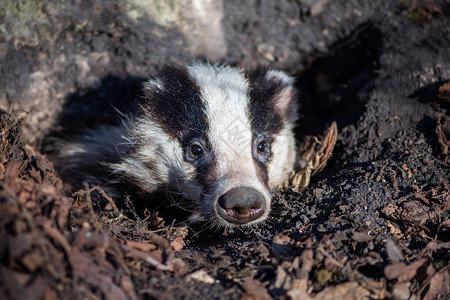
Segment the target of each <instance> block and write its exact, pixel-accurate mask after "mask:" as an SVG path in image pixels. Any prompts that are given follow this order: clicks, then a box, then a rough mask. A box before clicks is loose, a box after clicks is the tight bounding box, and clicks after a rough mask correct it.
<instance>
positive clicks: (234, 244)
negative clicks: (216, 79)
mask: <svg viewBox="0 0 450 300" xmlns="http://www.w3.org/2000/svg"><path fill="white" fill-rule="evenodd" d="M219 2H220V1H219ZM235 2H236V3H235ZM237 2H239V1H225V2H223V3H222V2H220V3H222V6H220V9H221V10H220V17H221V23H220V24H219V25H220V26H219V25H217V24H216V25H211V29H210V30H212V32H211V33H210V34H211V35H213V36H215V37H216V38H217V39H215V41H217V44H214V45H212V46H211V45H205V44H204V43H203V42H204V41H203V40H202V39H201V38H198V39H196V38H195V37H196V33H198V32H197V31H199V30H200V29H199V28H198V27H196V26H199V24H200V25H201V22H200V23H195V22H192V24H193V25H189V26H187V25H186V24H185V23H186V20H190V19H189V18H192V16H185V17H183V16H184V14H186V12H185V11H186V10H183V7H181V8H180V7H179V6H177V3H178V4H179V5H181V4H180V3H184V4H183V5H189V3H190V2H189V1H187V2H178V1H168V3H171V4H172V6H169V8H167V7H165V6H164V5H162V4H161V3H164V2H161V1H154V2H152V3H154V4H155V7H158V9H159V10H158V12H157V13H154V12H153V14H152V10H144V9H143V8H142V11H145V12H147V13H148V15H145V16H142V15H140V14H139V12H140V11H141V10H139V9H138V10H136V9H135V7H134V6H132V5H138V7H139V5H142V4H139V1H137V0H136V1H118V2H117V3H115V4H114V5H112V4H111V5H109V4H108V5H107V4H104V5H100V2H98V3H97V2H96V1H91V2H89V3H88V4H89V5H87V4H86V5H85V6H83V5H78V4H77V3H76V2H73V3H72V2H70V3H66V4H65V5H67V6H64V5H62V6H57V5H56V4H55V3H56V2H52V1H49V2H48V3H50V4H43V2H40V1H23V2H21V3H20V4H17V5H13V4H11V3H14V2H13V1H6V3H7V4H4V7H2V10H1V12H2V16H3V18H0V20H2V21H0V22H3V23H1V24H0V28H2V34H3V36H0V38H1V39H0V41H1V44H0V63H1V70H0V72H1V75H2V80H0V86H1V88H2V90H3V91H4V92H3V94H2V95H0V103H1V104H2V107H3V108H4V111H3V112H2V113H1V119H0V121H1V132H0V133H1V134H0V138H1V140H0V257H1V261H0V295H1V296H0V297H1V298H5V299H33V298H45V299H53V298H64V299H66V298H71V299H72V298H73V299H79V298H87V299H105V298H106V299H202V298H205V297H207V298H210V299H272V298H275V299H309V298H311V299H386V298H387V299H448V298H449V297H450V288H449V287H450V267H449V258H450V252H449V249H450V220H449V217H450V181H449V178H450V176H449V174H450V152H449V151H450V150H449V147H450V83H449V81H450V60H449V58H450V38H449V36H450V6H449V4H448V3H446V2H445V1H434V2H433V1H411V2H409V1H405V2H404V3H403V2H402V1H398V3H396V4H392V3H391V2H390V1H370V2H371V3H366V2H369V1H338V0H329V1H326V0H325V1H276V2H275V1H273V2H270V3H261V2H259V1H248V2H246V4H245V6H241V5H239V4H238V3H237ZM52 3H53V4H55V6H53V4H52ZM186 3H188V4H186ZM205 3H207V1H206V2H205ZM239 3H240V2H239ZM102 4H103V3H102ZM157 4H158V5H157ZM2 5H3V4H2ZM130 5H131V8H130ZM90 8H92V9H90ZM122 9H123V10H127V9H128V10H127V12H128V14H125V13H123V12H122ZM205 9H206V10H208V9H211V8H208V7H206V8H205ZM167 11H168V12H167ZM213 11H214V12H217V7H215V6H213ZM181 12H183V13H181ZM30 13H31V16H30V15H29V14H30ZM164 13H166V15H165V16H166V17H165V18H164V20H162V19H161V18H159V19H158V18H157V17H155V16H160V15H164ZM192 14H193V16H195V13H192ZM41 15H43V16H45V17H42V16H41ZM180 15H181V16H182V17H180ZM177 18H180V19H177ZM16 19H18V20H20V22H15V20H16ZM165 22H166V23H165ZM167 22H168V23H167ZM170 22H172V23H170ZM167 24H169V25H167ZM173 24H175V25H173ZM189 24H191V23H189ZM24 25H26V26H24ZM215 26H216V27H217V26H219V27H220V28H219V27H217V28H218V29H217V28H216V27H215ZM280 28H281V30H282V32H283V34H280V33H279V32H280ZM214 30H216V31H214ZM187 32H193V34H192V36H188V37H187V36H186V35H187V34H186V33H187ZM223 47H226V49H225V50H224V49H223ZM194 58H196V59H209V60H211V61H215V60H216V59H217V60H220V61H224V62H227V63H232V64H239V65H242V66H245V67H249V68H251V67H255V66H257V65H269V66H271V67H274V68H279V69H282V70H285V71H287V72H288V73H290V74H291V75H293V76H295V77H296V79H297V83H298V84H297V87H298V89H299V91H300V92H299V99H300V101H301V104H302V107H301V111H300V114H301V119H300V124H299V128H298V132H297V136H298V139H299V142H300V144H301V141H303V140H304V138H305V137H306V136H310V135H313V136H318V135H320V134H321V133H322V132H323V130H324V129H325V128H326V127H327V126H328V125H330V124H331V123H332V122H336V123H337V127H338V131H339V135H338V140H337V144H336V147H335V149H334V151H333V154H332V157H331V159H330V160H329V161H328V163H327V165H326V167H325V169H324V170H323V171H322V172H321V173H319V174H317V175H315V176H314V177H313V178H312V180H311V183H310V185H309V186H308V187H307V188H306V189H299V188H297V187H294V186H291V187H288V188H286V189H284V190H281V191H277V192H275V201H274V202H275V203H274V204H273V212H272V213H271V216H270V219H269V220H268V221H267V222H266V223H264V224H263V225H260V226H258V227H255V228H252V229H248V230H228V231H220V232H211V231H210V230H208V229H207V228H203V227H202V226H201V224H200V225H198V226H196V227H194V228H187V227H184V226H181V225H179V221H180V219H179V218H182V216H181V215H180V214H178V213H177V214H175V215H172V216H171V214H170V213H168V212H167V209H164V208H162V207H161V208H158V207H157V208H154V207H150V206H149V207H145V205H144V206H143V207H141V205H139V206H137V205H136V204H134V203H133V202H132V200H131V201H129V202H127V201H125V202H127V204H126V205H125V206H124V207H118V208H117V207H116V206H115V204H114V201H115V200H117V199H111V198H110V196H109V195H107V194H102V191H101V190H100V189H94V190H90V189H86V190H81V191H78V192H77V193H75V194H72V193H67V192H66V189H65V185H64V182H62V181H61V180H60V178H59V176H58V174H57V173H56V172H55V171H54V169H53V166H52V162H51V161H49V160H48V157H47V156H46V155H45V154H41V152H45V151H46V143H48V140H49V139H51V137H52V136H54V135H57V134H58V133H59V134H61V132H63V133H66V132H69V131H71V130H74V128H77V127H79V126H80V124H83V126H94V125H95V124H97V123H98V122H99V120H101V121H102V122H108V121H109V119H108V116H109V111H110V110H111V104H113V105H114V106H115V107H118V108H122V107H124V106H126V105H127V101H131V100H132V98H133V97H136V95H138V94H139V87H140V83H141V82H142V80H143V78H145V76H147V75H148V74H149V73H151V72H152V71H154V70H155V69H157V68H158V65H160V64H161V62H162V61H163V62H176V63H185V62H189V61H191V60H192V59H194ZM124 99H127V100H124ZM92 193H97V194H100V195H101V197H103V198H104V199H105V201H106V202H109V203H110V204H109V205H107V206H106V207H104V208H100V207H98V206H97V205H96V204H95V203H93V202H92V201H90V197H91V194H92ZM161 217H162V218H161Z"/></svg>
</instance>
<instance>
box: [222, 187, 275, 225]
mask: <svg viewBox="0 0 450 300" xmlns="http://www.w3.org/2000/svg"><path fill="white" fill-rule="evenodd" d="M265 211H266V201H265V199H264V196H263V194H261V193H260V192H259V191H258V190H257V189H255V188H252V187H248V186H240V187H235V188H232V189H230V190H228V191H227V192H226V193H225V194H223V195H222V196H220V197H219V199H218V201H217V213H218V215H219V217H221V218H223V219H224V220H225V221H227V222H228V223H232V224H246V223H250V222H252V221H255V220H258V219H259V218H261V217H262V216H263V215H264V212H265Z"/></svg>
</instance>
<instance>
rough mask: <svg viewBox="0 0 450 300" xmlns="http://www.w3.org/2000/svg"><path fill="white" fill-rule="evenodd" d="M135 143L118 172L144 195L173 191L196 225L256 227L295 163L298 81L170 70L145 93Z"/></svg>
mask: <svg viewBox="0 0 450 300" xmlns="http://www.w3.org/2000/svg"><path fill="white" fill-rule="evenodd" d="M144 92H145V99H144V100H143V101H142V104H141V111H140V113H139V115H138V116H137V118H136V121H135V123H134V124H133V129H132V130H131V132H130V136H129V140H130V141H131V142H132V144H133V145H134V150H133V151H132V153H130V154H129V155H128V156H126V157H125V158H124V159H123V160H122V162H121V163H119V164H115V165H113V169H114V170H116V171H118V172H120V173H121V174H122V176H124V177H126V178H127V179H128V180H129V181H131V182H134V183H136V185H138V186H139V187H140V188H141V189H142V190H143V191H144V192H148V193H151V192H153V191H155V190H156V189H158V188H161V187H166V188H167V189H168V190H169V191H173V192H177V193H181V194H182V195H183V197H184V198H186V199H190V200H192V201H194V203H195V205H196V212H195V213H194V214H193V216H192V219H193V220H206V221H209V222H211V224H213V225H215V226H224V227H230V226H239V225H252V224H255V223H258V222H261V221H263V220H264V219H266V218H267V216H268V214H269V212H270V203H271V193H270V192H271V190H272V189H273V188H275V187H277V186H279V185H280V184H282V183H283V182H284V181H285V180H286V179H287V178H288V176H289V174H290V172H291V171H292V169H293V167H294V162H295V158H296V151H295V140H294V136H293V132H292V129H293V127H294V123H295V121H296V118H297V106H296V99H295V92H294V89H293V79H292V78H291V77H289V76H287V75H286V74H285V73H283V72H279V71H271V70H262V71H258V72H250V73H246V72H244V71H243V70H241V69H239V68H233V67H225V66H211V65H207V64H196V65H193V66H190V67H187V68H182V67H173V66H171V67H166V68H164V69H162V70H161V72H160V73H159V75H158V76H157V77H154V78H150V79H149V80H148V81H147V82H146V83H145V87H144Z"/></svg>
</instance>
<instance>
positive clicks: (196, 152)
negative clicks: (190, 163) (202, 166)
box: [191, 144, 203, 157]
mask: <svg viewBox="0 0 450 300" xmlns="http://www.w3.org/2000/svg"><path fill="white" fill-rule="evenodd" d="M191 154H192V155H193V156H194V157H199V156H201V155H202V154H203V148H202V146H200V145H199V144H193V145H192V146H191Z"/></svg>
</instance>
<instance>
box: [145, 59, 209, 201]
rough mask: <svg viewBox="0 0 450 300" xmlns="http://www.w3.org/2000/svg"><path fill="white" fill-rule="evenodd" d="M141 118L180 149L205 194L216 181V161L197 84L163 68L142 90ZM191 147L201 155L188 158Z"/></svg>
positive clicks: (183, 74) (170, 68) (186, 75)
mask: <svg viewBox="0 0 450 300" xmlns="http://www.w3.org/2000/svg"><path fill="white" fill-rule="evenodd" d="M144 94H145V99H144V101H143V103H142V104H141V105H142V108H143V111H144V114H145V115H146V116H149V117H150V118H151V119H152V121H154V122H155V123H157V124H159V125H160V126H161V127H162V128H163V130H164V131H165V132H166V133H167V134H168V135H169V136H171V137H172V138H176V139H177V140H178V142H179V143H180V146H181V147H182V149H183V153H184V158H185V160H186V161H189V162H190V163H191V164H192V165H193V166H194V167H195V169H196V178H195V179H196V181H197V182H198V183H199V184H200V185H201V186H202V188H203V193H208V191H210V190H211V188H212V185H213V184H214V182H215V181H216V180H217V174H216V173H217V172H216V159H215V155H214V151H213V149H212V146H211V144H210V142H209V140H208V136H207V135H208V130H209V123H208V118H207V116H206V113H205V111H206V106H205V103H204V102H203V100H202V99H201V91H200V87H199V86H198V84H197V83H196V82H195V80H194V79H193V78H192V77H191V76H190V74H189V73H188V70H187V69H186V68H183V67H175V66H167V67H164V68H163V69H162V70H161V71H160V73H159V74H158V76H157V77H155V78H151V79H150V81H149V83H148V84H147V85H146V88H145V89H144ZM193 143H196V144H199V145H201V146H202V148H203V155H202V156H201V157H199V158H197V159H192V158H189V157H190V156H189V153H188V151H190V149H191V147H192V145H193Z"/></svg>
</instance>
